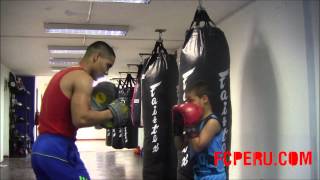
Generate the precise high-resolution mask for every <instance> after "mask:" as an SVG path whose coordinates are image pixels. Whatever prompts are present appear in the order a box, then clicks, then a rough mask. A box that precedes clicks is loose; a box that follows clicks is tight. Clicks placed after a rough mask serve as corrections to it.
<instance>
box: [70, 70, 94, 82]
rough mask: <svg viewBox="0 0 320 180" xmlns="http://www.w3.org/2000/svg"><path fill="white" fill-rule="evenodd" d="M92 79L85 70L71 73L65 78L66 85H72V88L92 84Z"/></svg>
mask: <svg viewBox="0 0 320 180" xmlns="http://www.w3.org/2000/svg"><path fill="white" fill-rule="evenodd" d="M92 81H93V79H92V77H91V76H90V75H89V74H88V73H87V72H85V71H83V70H74V71H71V72H69V73H68V74H67V75H66V77H65V78H64V82H65V84H69V85H70V84H71V86H77V85H81V84H88V83H92Z"/></svg>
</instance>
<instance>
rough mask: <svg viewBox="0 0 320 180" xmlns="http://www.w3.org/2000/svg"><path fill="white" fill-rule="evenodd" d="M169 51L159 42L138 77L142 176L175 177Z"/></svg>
mask: <svg viewBox="0 0 320 180" xmlns="http://www.w3.org/2000/svg"><path fill="white" fill-rule="evenodd" d="M167 58H168V53H167V52H166V50H165V49H164V47H163V45H162V42H160V41H158V42H157V43H156V46H155V48H154V50H153V52H152V56H151V57H150V58H148V59H147V60H146V63H145V66H144V67H143V73H142V77H141V95H142V96H141V98H142V101H141V103H142V104H141V105H142V106H141V107H142V108H141V114H142V119H143V124H144V144H143V153H144V154H143V179H145V180H147V179H175V176H176V172H173V171H172V169H170V167H171V165H172V158H171V155H172V154H174V151H173V150H172V148H173V143H172V142H173V136H172V132H171V131H170V130H171V113H170V112H171V106H170V100H169V99H168V96H167V95H168V92H167V90H168V88H167V87H168V84H169V83H168V78H167V76H168V63H167V61H168V59H167Z"/></svg>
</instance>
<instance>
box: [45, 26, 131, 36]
mask: <svg viewBox="0 0 320 180" xmlns="http://www.w3.org/2000/svg"><path fill="white" fill-rule="evenodd" d="M44 28H45V31H46V32H47V33H58V34H82V35H93V36H125V35H126V34H127V32H128V26H114V25H102V24H67V23H44Z"/></svg>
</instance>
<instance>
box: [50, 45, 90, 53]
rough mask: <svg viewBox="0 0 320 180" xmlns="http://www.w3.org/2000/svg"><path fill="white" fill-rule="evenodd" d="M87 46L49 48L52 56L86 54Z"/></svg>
mask: <svg viewBox="0 0 320 180" xmlns="http://www.w3.org/2000/svg"><path fill="white" fill-rule="evenodd" d="M86 49H87V47H85V46H48V50H49V53H50V54H85V53H86Z"/></svg>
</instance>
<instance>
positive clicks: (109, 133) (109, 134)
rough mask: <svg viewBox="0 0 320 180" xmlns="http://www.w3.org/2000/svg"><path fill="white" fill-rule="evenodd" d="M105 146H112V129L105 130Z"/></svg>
mask: <svg viewBox="0 0 320 180" xmlns="http://www.w3.org/2000/svg"><path fill="white" fill-rule="evenodd" d="M106 145H107V146H111V145H112V129H107V130H106Z"/></svg>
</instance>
